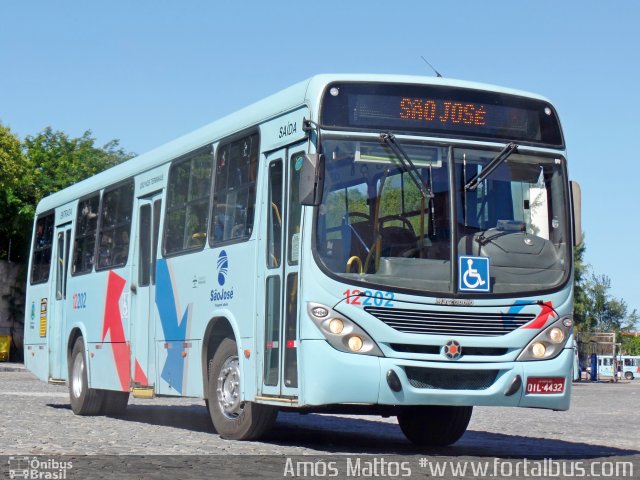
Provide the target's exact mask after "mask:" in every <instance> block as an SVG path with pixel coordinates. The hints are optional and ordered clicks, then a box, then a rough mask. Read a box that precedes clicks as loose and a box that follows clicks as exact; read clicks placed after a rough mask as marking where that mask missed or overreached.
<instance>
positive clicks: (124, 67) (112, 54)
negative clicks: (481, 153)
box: [0, 0, 640, 311]
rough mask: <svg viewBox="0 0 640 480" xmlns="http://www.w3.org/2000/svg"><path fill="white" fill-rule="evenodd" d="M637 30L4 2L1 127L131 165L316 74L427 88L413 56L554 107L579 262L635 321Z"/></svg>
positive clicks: (329, 7) (639, 228) (362, 8)
mask: <svg viewBox="0 0 640 480" xmlns="http://www.w3.org/2000/svg"><path fill="white" fill-rule="evenodd" d="M639 22H640V2H637V1H636V0H619V1H616V2H606V1H591V0H581V1H576V0H564V1H557V0H536V1H513V0H504V1H492V0H485V1H477V0H475V1H470V0H469V1H462V0H461V1H456V0H450V1H446V2H434V1H428V0H421V1H402V0H399V1H395V2H379V1H376V0H367V1H363V0H351V1H348V0H341V1H335V0H323V1H316V2H289V1H279V2H266V1H254V2H248V1H241V0H236V1H235V2H217V1H210V0H207V1H194V0H185V1H181V2H178V1H173V2H169V1H163V0H153V1H151V0H137V1H135V2H132V1H122V0H110V1H108V2H87V1H75V0H73V1H72V0H56V1H54V2H52V1H45V0H40V1H36V0H4V1H3V2H2V3H1V4H0V25H1V27H0V122H1V123H2V124H3V125H5V126H9V127H10V128H11V130H12V131H13V132H14V133H16V134H17V135H18V136H19V137H20V138H24V137H25V136H26V135H33V134H37V133H38V132H40V131H42V130H43V129H44V128H45V127H48V126H50V127H52V128H53V129H55V130H62V131H65V132H67V133H68V134H70V135H72V136H80V135H82V133H83V132H84V131H85V130H91V131H92V132H93V135H94V137H95V138H96V139H97V140H98V143H99V144H100V145H102V144H105V143H107V142H108V141H110V140H112V139H118V140H120V143H121V146H122V147H123V148H124V149H125V150H127V151H131V152H136V153H144V152H145V151H147V150H150V149H152V148H154V147H157V146H159V145H161V144H163V143H166V142H168V141H170V140H172V139H174V138H177V137H179V136H180V135H183V134H185V133H188V132H190V131H192V130H194V129H196V128H198V127H201V126H203V125H205V124H208V123H210V122H212V121H213V120H216V119H218V118H220V117H222V116H224V115H226V114H228V113H231V112H233V111H235V110H237V109H239V108H241V107H243V106H246V105H248V104H250V103H252V102H254V101H257V100H259V99H261V98H263V97H265V96H267V95H270V94H272V93H275V92H277V91H279V90H281V89H283V88H285V87H287V86H289V85H292V84H294V83H296V82H298V81H300V80H304V79H305V78H308V77H310V76H312V75H314V74H316V73H398V74H408V75H425V76H431V75H433V72H432V71H431V70H430V69H429V67H428V66H427V65H426V64H425V63H424V62H423V60H422V59H421V56H424V57H425V58H427V59H428V60H429V62H430V63H431V64H433V65H434V66H435V67H436V68H437V69H438V70H439V71H440V73H442V74H443V75H444V76H445V77H448V78H456V79H463V80H471V81H477V82H485V83H490V84H496V85H501V86H505V87H511V88H516V89H521V90H527V91H531V92H535V93H538V94H541V95H543V96H545V97H547V98H549V99H550V100H551V101H552V102H553V103H554V105H555V106H556V108H557V110H558V112H559V115H560V119H561V121H562V124H563V128H564V134H565V140H566V143H567V151H568V161H569V173H570V176H571V178H572V179H573V180H577V181H578V182H579V183H580V184H581V186H582V212H583V214H582V220H583V230H584V232H585V234H586V246H587V250H586V261H587V262H588V263H589V264H590V265H591V266H592V269H593V271H594V272H595V273H597V274H605V275H608V276H609V277H610V278H611V284H612V289H611V293H612V294H613V295H614V296H616V297H618V298H623V299H624V300H625V301H626V302H627V304H628V305H629V307H630V309H633V308H637V309H638V310H639V311H640V297H639V294H638V290H639V288H638V287H639V285H638V284H636V283H635V281H636V277H635V273H634V271H635V270H636V267H635V266H634V265H635V263H634V262H635V260H636V259H638V260H639V262H640V255H639V254H638V252H636V251H635V250H634V248H635V247H634V248H631V247H633V246H634V245H635V241H638V240H640V220H639V217H640V215H639V213H638V210H637V209H636V208H635V207H634V205H635V203H636V202H638V199H637V198H638V196H640V186H639V181H638V180H639V179H640V171H639V170H640V169H639V168H638V166H637V165H638V164H639V163H640V158H638V157H636V155H639V154H640V88H639V87H640V54H639V53H638V47H639V46H640V28H638V23H639ZM634 165H635V166H634ZM638 203H640V202H638ZM634 239H635V240H634ZM638 269H639V270H640V266H639V267H638ZM638 281H639V282H640V276H639V277H638Z"/></svg>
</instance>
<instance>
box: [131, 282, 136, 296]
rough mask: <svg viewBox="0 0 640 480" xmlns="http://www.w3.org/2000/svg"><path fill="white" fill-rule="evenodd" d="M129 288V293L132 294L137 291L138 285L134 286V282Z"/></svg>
mask: <svg viewBox="0 0 640 480" xmlns="http://www.w3.org/2000/svg"><path fill="white" fill-rule="evenodd" d="M129 289H130V290H131V293H133V294H134V295H135V294H136V293H138V287H137V286H136V284H135V283H132V284H131V286H130V287H129Z"/></svg>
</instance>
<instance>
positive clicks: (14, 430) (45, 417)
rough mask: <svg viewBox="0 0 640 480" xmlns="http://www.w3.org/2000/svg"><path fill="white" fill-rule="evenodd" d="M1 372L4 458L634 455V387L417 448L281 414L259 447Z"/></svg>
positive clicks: (135, 403)
mask: <svg viewBox="0 0 640 480" xmlns="http://www.w3.org/2000/svg"><path fill="white" fill-rule="evenodd" d="M7 370H11V369H7V368H6V367H4V368H3V367H2V366H0V455H26V454H30V455H57V454H72V455H85V454H134V455H156V454H158V455H168V454H172V455H175V454H190V455H193V454H229V453H233V454H254V455H266V454H279V455H308V454H311V455H317V454H335V453H339V454H353V455H355V454H376V455H383V454H384V455H392V454H399V455H416V454H423V453H425V452H428V453H429V454H430V455H443V456H456V457H461V456H464V457H479V458H480V457H502V458H506V457H520V458H522V457H528V458H536V457H537V458H541V457H552V458H583V459H589V458H591V459H593V458H600V457H630V456H633V457H634V458H635V456H636V455H638V454H640V436H639V435H640V434H639V432H638V427H639V426H640V408H639V405H640V381H634V382H630V383H619V384H577V385H575V386H574V390H573V392H574V394H573V401H572V406H571V410H570V411H568V412H552V411H547V410H532V409H514V408H488V407H478V408H476V409H475V410H474V415H473V417H472V420H471V424H470V425H469V429H468V431H467V433H466V434H465V435H464V436H463V437H462V439H461V440H460V441H459V442H458V443H457V444H455V445H453V446H451V447H447V448H440V449H435V450H434V449H430V450H425V449H420V448H417V447H414V446H413V445H411V444H410V443H409V442H408V441H406V440H405V438H404V436H403V435H402V433H401V432H400V429H399V427H398V426H397V424H396V422H395V418H389V419H382V418H379V417H368V416H367V417H351V416H337V415H313V414H311V415H298V414H289V413H287V414H281V415H280V416H279V418H278V422H277V424H276V426H275V428H274V429H273V431H272V432H271V433H270V434H269V436H268V437H267V438H265V439H264V440H263V441H260V442H234V441H226V440H222V439H220V438H219V437H218V436H217V435H216V434H214V433H213V432H212V427H211V424H210V420H209V417H208V414H207V411H206V409H205V407H204V402H203V401H200V400H195V399H183V398H160V399H154V400H140V399H133V398H132V400H131V403H130V405H129V408H128V410H127V412H126V414H125V415H124V416H122V417H120V418H110V417H79V416H75V415H74V414H73V413H72V412H71V410H70V406H69V400H68V395H67V388H66V387H65V386H55V385H48V384H46V383H43V382H40V381H39V380H37V379H36V378H35V377H34V376H33V375H32V374H31V373H29V372H27V371H25V370H23V369H21V368H15V369H14V370H15V371H7Z"/></svg>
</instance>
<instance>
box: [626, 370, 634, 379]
mask: <svg viewBox="0 0 640 480" xmlns="http://www.w3.org/2000/svg"><path fill="white" fill-rule="evenodd" d="M624 378H626V379H627V380H633V372H624Z"/></svg>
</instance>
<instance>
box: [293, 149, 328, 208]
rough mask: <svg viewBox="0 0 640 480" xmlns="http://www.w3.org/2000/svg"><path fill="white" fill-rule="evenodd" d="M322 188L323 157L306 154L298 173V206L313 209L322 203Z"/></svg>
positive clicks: (316, 154) (315, 154)
mask: <svg viewBox="0 0 640 480" xmlns="http://www.w3.org/2000/svg"><path fill="white" fill-rule="evenodd" d="M323 188H324V155H320V154H318V153H307V154H306V155H304V157H303V159H302V168H301V171H300V188H299V190H298V191H299V196H300V204H302V205H306V206H311V207H315V206H318V205H320V203H321V202H322V190H323Z"/></svg>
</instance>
